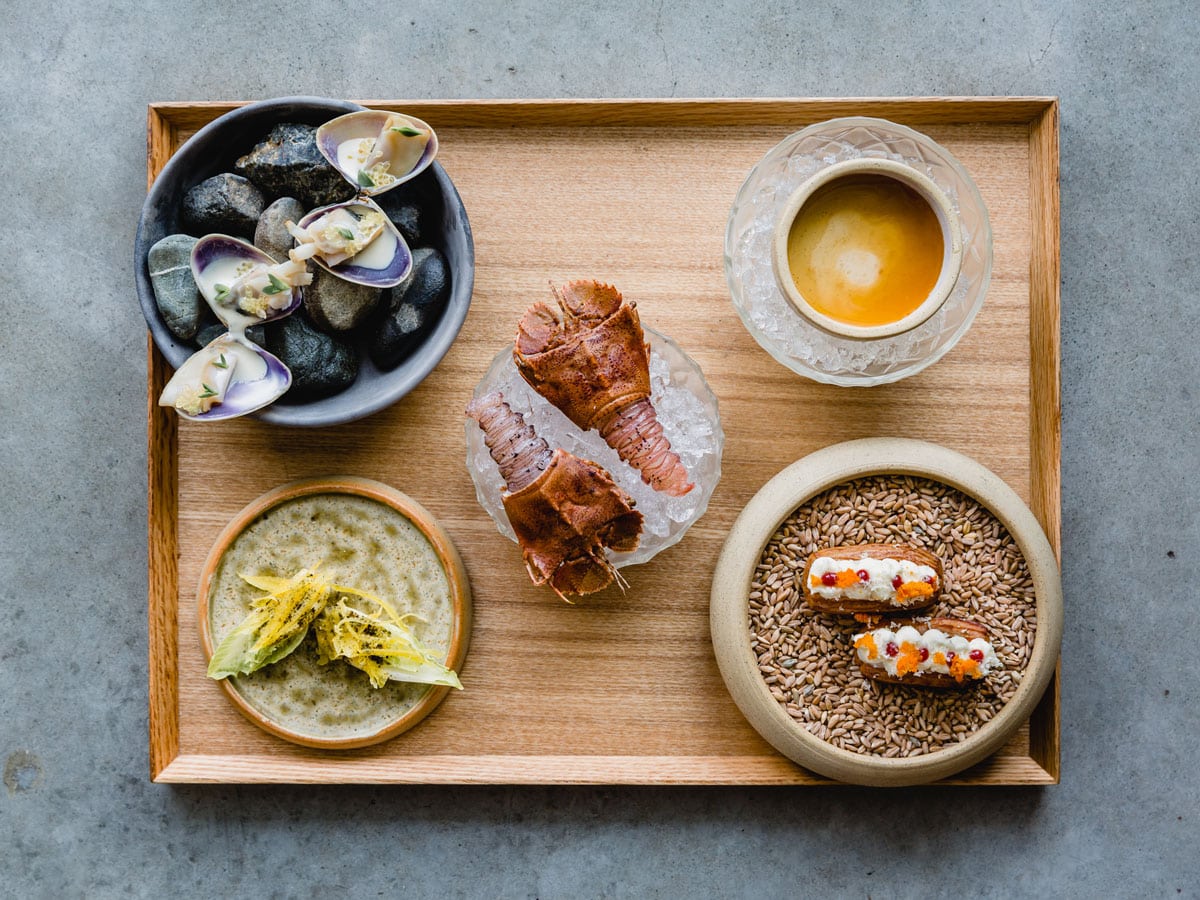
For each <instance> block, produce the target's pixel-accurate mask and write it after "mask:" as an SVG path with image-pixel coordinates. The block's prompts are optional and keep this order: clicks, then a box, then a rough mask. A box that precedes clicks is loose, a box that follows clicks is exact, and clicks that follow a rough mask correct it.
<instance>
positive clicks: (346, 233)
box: [335, 228, 354, 241]
mask: <svg viewBox="0 0 1200 900" xmlns="http://www.w3.org/2000/svg"><path fill="white" fill-rule="evenodd" d="M335 230H336V231H337V233H338V234H340V235H341V236H342V237H344V238H345V239H346V240H348V241H352V240H354V232H353V231H351V230H350V229H349V228H337V229H335Z"/></svg>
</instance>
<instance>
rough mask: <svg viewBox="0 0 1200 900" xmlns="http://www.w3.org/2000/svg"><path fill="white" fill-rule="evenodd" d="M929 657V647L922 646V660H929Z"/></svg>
mask: <svg viewBox="0 0 1200 900" xmlns="http://www.w3.org/2000/svg"><path fill="white" fill-rule="evenodd" d="M927 659H929V648H927V647H922V648H921V662H925V660H927Z"/></svg>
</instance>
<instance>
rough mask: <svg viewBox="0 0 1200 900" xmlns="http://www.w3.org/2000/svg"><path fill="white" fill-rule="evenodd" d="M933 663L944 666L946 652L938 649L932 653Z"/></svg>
mask: <svg viewBox="0 0 1200 900" xmlns="http://www.w3.org/2000/svg"><path fill="white" fill-rule="evenodd" d="M933 664H934V665H935V666H944V665H945V664H946V654H945V653H942V651H940V650H939V651H938V652H937V653H935V654H933Z"/></svg>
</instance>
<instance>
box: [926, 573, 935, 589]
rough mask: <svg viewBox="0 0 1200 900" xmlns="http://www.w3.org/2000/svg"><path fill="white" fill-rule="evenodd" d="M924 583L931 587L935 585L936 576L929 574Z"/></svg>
mask: <svg viewBox="0 0 1200 900" xmlns="http://www.w3.org/2000/svg"><path fill="white" fill-rule="evenodd" d="M925 583H926V584H928V585H929V586H931V587H937V578H935V577H934V576H932V575H930V576H929V577H928V578H926V579H925Z"/></svg>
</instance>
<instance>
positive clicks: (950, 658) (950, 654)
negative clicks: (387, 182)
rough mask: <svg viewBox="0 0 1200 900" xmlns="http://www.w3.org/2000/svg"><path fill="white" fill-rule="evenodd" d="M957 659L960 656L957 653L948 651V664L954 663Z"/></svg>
mask: <svg viewBox="0 0 1200 900" xmlns="http://www.w3.org/2000/svg"><path fill="white" fill-rule="evenodd" d="M957 658H958V654H957V653H955V652H954V651H953V650H947V651H946V662H948V663H951V662H954V660H956V659H957Z"/></svg>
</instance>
